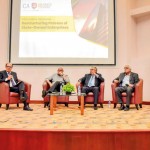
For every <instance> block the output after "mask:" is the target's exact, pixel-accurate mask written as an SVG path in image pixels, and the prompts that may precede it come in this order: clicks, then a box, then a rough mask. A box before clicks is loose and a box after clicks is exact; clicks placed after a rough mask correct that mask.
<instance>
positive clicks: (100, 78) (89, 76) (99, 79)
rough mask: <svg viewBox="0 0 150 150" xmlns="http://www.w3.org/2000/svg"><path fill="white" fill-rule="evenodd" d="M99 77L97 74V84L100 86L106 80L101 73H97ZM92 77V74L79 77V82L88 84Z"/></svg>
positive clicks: (84, 84)
mask: <svg viewBox="0 0 150 150" xmlns="http://www.w3.org/2000/svg"><path fill="white" fill-rule="evenodd" d="M97 75H98V77H96V76H95V86H96V87H99V86H100V84H101V82H104V78H103V77H102V75H101V74H99V73H97ZM90 78H91V74H85V76H84V77H83V78H81V79H79V82H81V83H82V84H83V86H88V83H89V80H90Z"/></svg>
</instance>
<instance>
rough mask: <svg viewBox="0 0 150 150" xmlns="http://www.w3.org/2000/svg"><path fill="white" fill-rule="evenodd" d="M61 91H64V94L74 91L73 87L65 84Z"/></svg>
mask: <svg viewBox="0 0 150 150" xmlns="http://www.w3.org/2000/svg"><path fill="white" fill-rule="evenodd" d="M62 90H63V91H65V92H66V93H71V92H73V91H75V87H74V85H72V84H71V83H67V84H66V85H64V86H63V88H62Z"/></svg>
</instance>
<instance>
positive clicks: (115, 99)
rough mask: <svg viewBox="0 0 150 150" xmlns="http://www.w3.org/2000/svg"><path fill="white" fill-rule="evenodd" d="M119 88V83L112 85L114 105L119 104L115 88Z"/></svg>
mask: <svg viewBox="0 0 150 150" xmlns="http://www.w3.org/2000/svg"><path fill="white" fill-rule="evenodd" d="M117 86H118V84H117V83H112V84H111V89H112V101H113V103H117V98H116V93H115V88H116V87H117Z"/></svg>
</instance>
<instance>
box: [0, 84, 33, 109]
mask: <svg viewBox="0 0 150 150" xmlns="http://www.w3.org/2000/svg"><path fill="white" fill-rule="evenodd" d="M23 82H24V81H23ZM24 84H25V92H26V94H27V96H28V99H27V104H28V105H29V103H30V94H31V84H29V83H27V82H24ZM19 103H20V96H19V94H18V93H15V92H10V90H9V85H8V84H7V83H5V82H2V83H0V107H1V106H2V104H6V110H8V109H9V104H17V107H19Z"/></svg>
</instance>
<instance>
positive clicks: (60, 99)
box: [42, 81, 69, 108]
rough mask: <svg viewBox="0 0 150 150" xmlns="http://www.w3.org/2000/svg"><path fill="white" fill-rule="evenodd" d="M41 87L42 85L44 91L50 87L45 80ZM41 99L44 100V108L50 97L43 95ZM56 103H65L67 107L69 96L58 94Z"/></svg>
mask: <svg viewBox="0 0 150 150" xmlns="http://www.w3.org/2000/svg"><path fill="white" fill-rule="evenodd" d="M42 87H43V90H46V91H47V90H48V89H49V88H50V86H49V84H48V83H47V82H46V81H44V82H43V84H42ZM43 100H44V108H45V107H46V106H48V104H49V102H50V97H49V96H45V97H44V98H43ZM57 103H59V104H65V106H67V107H68V103H69V96H58V98H57Z"/></svg>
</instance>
